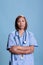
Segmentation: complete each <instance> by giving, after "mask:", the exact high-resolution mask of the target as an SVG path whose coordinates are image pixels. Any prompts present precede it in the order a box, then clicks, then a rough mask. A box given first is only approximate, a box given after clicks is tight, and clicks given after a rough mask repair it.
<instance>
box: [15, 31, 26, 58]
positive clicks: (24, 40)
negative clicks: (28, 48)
mask: <svg viewBox="0 0 43 65" xmlns="http://www.w3.org/2000/svg"><path fill="white" fill-rule="evenodd" d="M26 36H27V33H26V31H25V32H24V35H23V43H22V45H21V46H23V45H24V44H26V39H27V37H26ZM14 39H15V42H16V45H19V43H21V41H20V38H19V36H18V39H17V37H16V32H15V37H14ZM17 41H19V43H18V42H17ZM20 58H21V59H23V56H20Z"/></svg>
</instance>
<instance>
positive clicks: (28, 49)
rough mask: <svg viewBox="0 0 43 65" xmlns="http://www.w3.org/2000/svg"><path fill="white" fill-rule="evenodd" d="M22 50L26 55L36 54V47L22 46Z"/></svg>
mask: <svg viewBox="0 0 43 65" xmlns="http://www.w3.org/2000/svg"><path fill="white" fill-rule="evenodd" d="M20 50H21V51H23V52H24V53H25V54H30V53H33V52H34V46H22V48H20Z"/></svg>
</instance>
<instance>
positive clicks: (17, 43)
mask: <svg viewBox="0 0 43 65" xmlns="http://www.w3.org/2000/svg"><path fill="white" fill-rule="evenodd" d="M15 29H16V30H15V31H13V32H11V33H10V34H9V36H8V42H7V50H8V51H9V52H10V53H11V65H34V55H33V53H34V47H37V42H36V39H35V37H34V35H33V33H32V32H29V31H27V20H26V18H25V17H24V16H21V15H20V16H18V17H17V18H16V20H15Z"/></svg>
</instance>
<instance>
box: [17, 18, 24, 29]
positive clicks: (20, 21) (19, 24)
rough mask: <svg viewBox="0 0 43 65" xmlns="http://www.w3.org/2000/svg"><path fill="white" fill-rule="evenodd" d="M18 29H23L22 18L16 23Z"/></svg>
mask: <svg viewBox="0 0 43 65" xmlns="http://www.w3.org/2000/svg"><path fill="white" fill-rule="evenodd" d="M17 24H18V27H19V29H24V28H25V19H24V18H23V17H21V18H19V19H18V21H17Z"/></svg>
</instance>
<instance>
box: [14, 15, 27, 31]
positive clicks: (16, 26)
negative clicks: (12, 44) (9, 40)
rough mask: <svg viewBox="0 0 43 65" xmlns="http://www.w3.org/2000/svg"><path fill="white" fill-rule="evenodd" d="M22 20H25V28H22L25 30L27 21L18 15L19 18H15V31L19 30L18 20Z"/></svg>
mask: <svg viewBox="0 0 43 65" xmlns="http://www.w3.org/2000/svg"><path fill="white" fill-rule="evenodd" d="M21 17H22V18H24V20H25V27H24V30H26V29H27V20H26V18H25V17H24V16H23V15H19V16H17V18H16V20H15V29H16V30H17V31H18V30H19V27H18V24H17V23H18V22H17V21H18V20H19V18H21Z"/></svg>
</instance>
